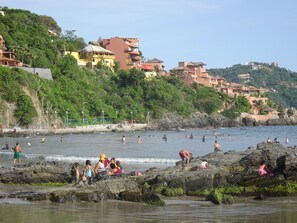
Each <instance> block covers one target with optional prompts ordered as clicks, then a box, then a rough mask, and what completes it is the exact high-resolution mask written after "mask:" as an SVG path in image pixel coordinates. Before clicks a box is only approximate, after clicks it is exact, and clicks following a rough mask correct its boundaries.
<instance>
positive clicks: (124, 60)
mask: <svg viewBox="0 0 297 223" xmlns="http://www.w3.org/2000/svg"><path fill="white" fill-rule="evenodd" d="M100 45H101V46H102V47H103V48H105V49H107V50H109V51H112V52H113V53H114V55H115V61H116V62H119V63H120V68H121V69H123V70H130V69H131V68H133V67H136V68H139V65H140V61H141V53H140V51H139V41H138V39H137V38H121V37H113V38H110V39H103V40H101V42H100Z"/></svg>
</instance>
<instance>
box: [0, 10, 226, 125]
mask: <svg viewBox="0 0 297 223" xmlns="http://www.w3.org/2000/svg"><path fill="white" fill-rule="evenodd" d="M3 10H4V11H5V16H2V17H0V34H1V35H2V36H3V38H4V39H5V41H6V42H5V44H6V46H7V47H8V48H9V49H11V50H14V51H15V52H16V56H17V58H18V59H19V60H21V61H23V62H24V63H26V64H29V65H31V66H33V67H35V66H36V67H43V68H50V69H51V71H52V74H53V78H54V80H53V81H49V80H45V79H41V78H39V77H37V76H35V75H32V74H29V73H26V72H25V71H21V70H19V69H9V68H5V67H0V78H1V83H0V97H1V98H2V99H4V100H5V101H7V102H9V103H13V104H15V105H16V107H17V108H16V110H15V111H14V116H15V117H17V119H18V124H20V125H22V126H27V125H29V124H30V123H32V121H33V119H34V118H35V117H36V115H37V112H36V110H37V109H39V108H37V107H36V106H37V105H36V103H33V100H32V99H33V98H32V97H33V96H35V97H36V99H38V101H39V102H38V104H39V105H41V106H42V109H41V111H42V113H43V115H44V116H46V117H47V118H48V120H49V121H50V122H51V123H54V122H55V121H56V117H57V116H58V117H60V118H61V120H62V121H63V122H64V123H65V122H66V119H68V124H71V122H72V121H73V120H82V116H83V118H84V124H93V123H97V122H98V120H100V121H102V120H104V121H106V122H110V121H113V122H121V121H124V120H128V121H130V120H132V119H133V120H135V121H136V122H145V121H146V120H147V118H148V117H147V116H148V112H149V114H150V118H160V117H162V115H163V114H164V113H167V112H173V113H176V114H179V115H182V116H188V115H190V114H191V113H193V112H206V113H208V114H212V113H215V112H216V111H217V110H219V109H221V108H222V106H223V103H224V100H225V99H226V98H227V97H225V96H224V97H222V94H219V93H218V92H216V91H215V90H214V89H211V88H207V87H198V86H197V85H194V86H185V85H184V83H183V82H182V81H181V80H180V79H178V78H177V77H175V76H173V77H157V78H155V79H153V80H150V81H149V80H145V75H144V73H143V72H141V71H139V70H136V69H132V70H130V71H123V70H119V69H118V64H117V67H115V71H116V72H115V73H113V72H111V71H110V70H109V69H107V68H106V67H104V66H102V64H98V65H97V66H95V67H94V68H88V67H79V66H78V65H77V63H76V60H75V59H74V58H73V57H72V56H64V57H63V56H62V55H61V54H60V52H62V51H63V50H64V49H66V50H79V49H82V48H83V47H84V46H85V43H84V41H83V39H81V38H78V37H77V36H76V35H75V34H74V31H65V34H64V35H62V34H61V29H60V27H59V26H58V25H57V24H56V22H55V21H54V20H53V19H52V18H50V17H47V16H39V15H36V14H33V13H30V12H28V11H25V10H16V9H8V8H4V9H3ZM48 30H51V31H54V32H56V33H57V35H50V34H49V33H48ZM34 105H35V106H34ZM76 124H78V123H76Z"/></svg>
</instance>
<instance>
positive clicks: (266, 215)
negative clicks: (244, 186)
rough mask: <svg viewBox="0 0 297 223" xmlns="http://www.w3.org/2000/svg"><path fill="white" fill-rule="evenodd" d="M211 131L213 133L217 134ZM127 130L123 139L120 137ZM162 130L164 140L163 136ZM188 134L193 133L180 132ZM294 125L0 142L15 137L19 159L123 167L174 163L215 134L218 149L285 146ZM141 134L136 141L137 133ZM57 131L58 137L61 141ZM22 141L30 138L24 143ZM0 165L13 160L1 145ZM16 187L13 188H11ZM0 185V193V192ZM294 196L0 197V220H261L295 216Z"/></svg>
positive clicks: (208, 148)
mask: <svg viewBox="0 0 297 223" xmlns="http://www.w3.org/2000/svg"><path fill="white" fill-rule="evenodd" d="M213 131H215V133H216V134H217V135H218V137H217V138H216V137H215V136H214V135H213ZM124 134H125V135H126V138H127V142H126V143H125V144H123V143H122V142H121V138H122V136H123V135H124ZM164 134H166V135H167V138H168V140H167V142H165V141H164V140H162V137H163V135H164ZM190 134H193V136H194V138H193V139H188V138H186V137H185V136H186V135H188V136H189V135H190ZM296 134H297V126H275V127H266V126H260V127H253V128H224V129H216V130H205V129H204V130H186V131H182V132H173V131H168V132H152V131H147V132H131V133H92V134H73V135H63V136H61V135H51V136H46V137H45V139H46V141H45V143H44V144H42V143H41V136H38V135H36V136H32V137H28V138H25V137H23V138H10V137H2V138H0V146H1V147H4V146H5V143H6V142H7V143H9V145H10V146H11V147H12V146H13V145H14V144H15V143H16V141H18V142H19V143H20V145H21V147H22V149H23V152H22V159H23V162H37V161H45V160H54V161H62V162H71V163H73V162H80V163H83V162H84V161H85V160H86V159H90V160H91V161H92V163H93V164H95V162H97V160H98V158H99V154H100V153H105V154H106V155H107V156H108V157H111V156H115V157H116V158H117V159H119V160H121V162H122V164H123V166H124V168H125V170H126V172H129V171H134V170H138V171H139V170H140V171H145V170H146V169H148V168H150V167H160V168H162V167H168V166H173V165H175V162H176V161H178V160H179V159H180V158H179V156H178V152H179V151H180V150H181V149H187V150H189V151H190V152H192V153H193V155H194V156H195V157H196V156H203V155H206V154H208V153H210V152H212V151H213V143H214V140H218V142H219V143H220V144H221V148H222V150H223V151H225V152H226V151H229V150H236V151H244V150H246V149H247V148H248V147H250V146H252V147H256V146H257V144H258V143H259V142H263V141H266V139H267V138H268V137H270V138H271V139H274V138H275V137H279V140H280V142H281V143H282V144H284V140H285V137H286V136H288V138H289V143H288V144H285V146H295V145H297V135H296ZM138 135H140V136H141V139H142V143H141V144H137V143H136V138H137V136H138ZM203 135H205V136H206V142H205V143H203V142H202V136H203ZM61 137H63V141H62V142H61ZM27 142H30V143H31V145H32V146H31V147H30V148H29V147H28V145H27ZM0 165H2V166H6V167H10V166H12V151H2V150H1V151H0ZM11 189H12V190H15V188H11ZM3 193H4V192H3V190H2V191H1V189H0V195H1V194H3ZM296 208H297V199H296V198H269V199H268V200H264V201H255V200H253V199H250V198H245V199H237V201H236V203H235V204H233V205H213V204H211V203H209V202H205V201H198V200H193V198H187V199H180V200H179V199H173V200H170V199H169V200H166V206H165V207H155V206H147V205H143V204H136V203H129V202H120V201H103V202H98V203H84V202H77V203H66V204H57V203H51V202H27V201H22V200H18V199H0V222H8V223H9V222H13V223H16V222H25V223H26V222H30V223H31V222H55V223H60V222H170V223H172V222H217V223H223V222H224V223H225V222H229V223H235V222H236V223H237V222H240V223H242V222H247V223H261V222H270V223H278V222H288V223H291V222H292V223H293V222H297V220H296V219H297V212H296Z"/></svg>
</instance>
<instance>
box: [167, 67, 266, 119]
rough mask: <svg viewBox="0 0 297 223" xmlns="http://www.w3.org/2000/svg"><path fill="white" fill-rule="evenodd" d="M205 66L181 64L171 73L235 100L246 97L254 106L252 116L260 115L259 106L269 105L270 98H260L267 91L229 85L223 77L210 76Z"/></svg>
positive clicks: (186, 81) (241, 85)
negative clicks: (238, 97)
mask: <svg viewBox="0 0 297 223" xmlns="http://www.w3.org/2000/svg"><path fill="white" fill-rule="evenodd" d="M204 65H205V64H204V63H202V62H196V63H193V62H179V63H178V67H176V68H174V69H172V70H171V73H173V72H175V73H176V74H177V75H178V76H180V77H181V78H182V79H183V81H184V83H185V84H187V85H192V84H193V83H197V84H198V85H201V86H206V87H212V88H214V89H216V90H217V91H218V92H222V93H225V94H227V95H228V96H229V97H231V98H235V97H237V96H243V97H245V98H246V99H247V100H248V102H249V103H250V104H251V105H252V109H251V111H250V112H251V113H252V114H259V112H260V110H261V108H260V107H259V104H261V105H266V104H267V101H268V98H267V97H260V94H261V93H263V92H267V89H258V88H256V87H253V86H247V85H243V84H237V83H228V82H227V81H226V80H225V79H224V78H223V77H221V76H210V75H209V74H208V72H207V71H206V69H205V68H204ZM242 76H243V77H244V78H247V77H249V75H246V74H244V75H242Z"/></svg>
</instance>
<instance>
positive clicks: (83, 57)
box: [65, 42, 115, 70]
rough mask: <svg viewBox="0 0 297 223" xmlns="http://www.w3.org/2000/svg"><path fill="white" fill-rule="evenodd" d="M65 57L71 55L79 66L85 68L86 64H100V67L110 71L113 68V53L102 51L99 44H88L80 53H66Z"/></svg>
mask: <svg viewBox="0 0 297 223" xmlns="http://www.w3.org/2000/svg"><path fill="white" fill-rule="evenodd" d="M65 55H72V56H73V57H74V58H75V59H76V60H77V64H78V65H79V66H87V64H90V65H92V66H95V65H97V64H98V63H99V62H101V63H102V65H104V66H107V67H109V68H110V69H111V70H113V68H114V61H115V55H114V53H113V52H111V51H109V50H106V49H104V48H103V47H101V46H99V44H97V45H96V43H92V42H90V43H89V44H88V45H87V46H86V47H85V48H83V49H82V50H81V51H66V52H65Z"/></svg>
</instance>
